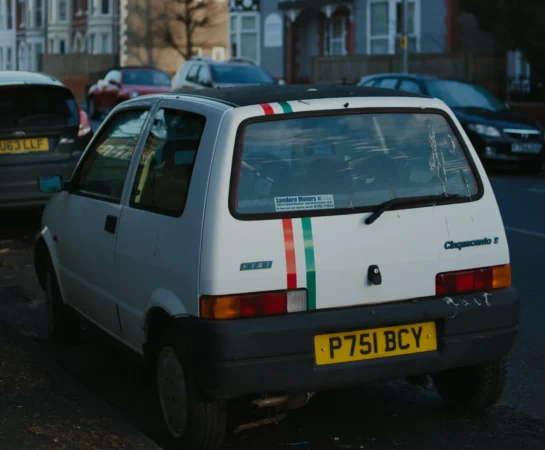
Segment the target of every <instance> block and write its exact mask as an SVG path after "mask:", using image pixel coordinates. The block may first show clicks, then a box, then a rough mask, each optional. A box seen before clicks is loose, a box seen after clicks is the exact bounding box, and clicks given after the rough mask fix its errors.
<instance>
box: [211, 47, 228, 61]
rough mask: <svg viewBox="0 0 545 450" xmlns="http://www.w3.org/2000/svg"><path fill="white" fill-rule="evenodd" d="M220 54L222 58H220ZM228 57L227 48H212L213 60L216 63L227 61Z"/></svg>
mask: <svg viewBox="0 0 545 450" xmlns="http://www.w3.org/2000/svg"><path fill="white" fill-rule="evenodd" d="M218 54H219V55H221V56H218ZM226 55H227V52H226V49H225V47H212V59H213V60H214V61H225V59H226Z"/></svg>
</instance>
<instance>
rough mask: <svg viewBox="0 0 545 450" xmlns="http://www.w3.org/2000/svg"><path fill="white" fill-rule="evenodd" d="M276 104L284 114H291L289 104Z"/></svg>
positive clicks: (291, 110)
mask: <svg viewBox="0 0 545 450" xmlns="http://www.w3.org/2000/svg"><path fill="white" fill-rule="evenodd" d="M278 104H279V105H280V106H281V107H282V110H283V111H284V112H285V113H292V112H293V109H292V107H291V106H290V104H289V103H288V102H278Z"/></svg>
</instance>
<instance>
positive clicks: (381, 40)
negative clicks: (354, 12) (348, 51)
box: [367, 0, 420, 55]
mask: <svg viewBox="0 0 545 450" xmlns="http://www.w3.org/2000/svg"><path fill="white" fill-rule="evenodd" d="M368 5H369V6H368V14H367V17H368V22H367V25H368V26H367V29H368V33H367V37H368V39H367V48H368V53H370V54H373V55H377V54H393V53H400V52H401V36H402V33H403V1H402V0H369V3H368ZM408 6H409V29H408V46H409V52H417V51H418V50H419V47H420V19H419V14H420V0H409V5H408Z"/></svg>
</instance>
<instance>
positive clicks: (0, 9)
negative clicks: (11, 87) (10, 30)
mask: <svg viewBox="0 0 545 450" xmlns="http://www.w3.org/2000/svg"><path fill="white" fill-rule="evenodd" d="M5 8H6V3H5V0H0V30H3V29H4V28H5V27H6V23H5V22H4V18H5V15H4V9H5ZM0 50H2V48H1V47H0ZM2 64H3V60H2V59H0V69H2Z"/></svg>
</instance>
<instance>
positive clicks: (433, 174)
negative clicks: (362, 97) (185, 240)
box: [231, 112, 481, 216]
mask: <svg viewBox="0 0 545 450" xmlns="http://www.w3.org/2000/svg"><path fill="white" fill-rule="evenodd" d="M279 117H280V116H279ZM480 187H481V184H480V180H479V179H478V177H477V175H476V170H474V169H473V164H472V162H471V160H470V159H469V156H468V154H467V153H466V149H465V148H464V147H463V146H462V145H461V144H460V140H459V138H458V134H457V132H455V130H454V128H453V125H451V123H450V122H449V120H447V118H446V117H445V116H444V115H443V114H441V113H439V112H433V113H421V112H377V113H367V112H366V113H358V114H354V113H351V114H338V115H320V116H313V117H297V118H289V119H288V118H281V119H279V120H275V119H272V120H271V119H268V120H263V119H251V120H250V122H248V123H246V124H242V125H241V128H240V130H239V134H238V139H237V151H236V152H235V161H234V170H233V182H232V190H231V210H232V211H233V212H234V213H235V215H236V216H252V215H260V216H261V215H267V216H268V215H272V216H277V215H282V216H286V215H288V216H289V215H294V214H295V215H309V214H311V215H319V214H329V213H331V212H334V213H342V212H346V213H350V212H356V211H364V210H370V209H372V208H373V207H375V206H376V205H378V204H380V203H383V202H385V201H388V200H390V199H392V198H405V197H426V196H432V195H441V194H449V195H453V196H454V195H457V196H460V197H462V199H463V200H471V199H472V198H474V197H476V196H477V195H478V194H479V192H480Z"/></svg>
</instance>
